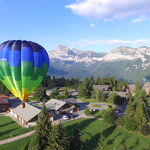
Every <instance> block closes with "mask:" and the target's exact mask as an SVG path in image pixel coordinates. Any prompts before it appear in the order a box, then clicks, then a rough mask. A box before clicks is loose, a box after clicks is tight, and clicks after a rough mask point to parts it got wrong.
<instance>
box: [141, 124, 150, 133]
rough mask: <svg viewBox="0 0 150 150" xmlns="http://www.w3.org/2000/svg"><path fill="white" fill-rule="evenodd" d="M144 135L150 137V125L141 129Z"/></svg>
mask: <svg viewBox="0 0 150 150" xmlns="http://www.w3.org/2000/svg"><path fill="white" fill-rule="evenodd" d="M141 133H142V134H143V135H150V125H145V126H143V127H142V129H141Z"/></svg>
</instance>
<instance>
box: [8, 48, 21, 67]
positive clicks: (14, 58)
mask: <svg viewBox="0 0 150 150" xmlns="http://www.w3.org/2000/svg"><path fill="white" fill-rule="evenodd" d="M8 62H9V65H10V66H12V67H20V66H21V51H18V50H13V51H12V50H10V51H9V60H8Z"/></svg>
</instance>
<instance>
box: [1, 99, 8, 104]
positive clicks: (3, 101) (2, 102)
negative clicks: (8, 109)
mask: <svg viewBox="0 0 150 150" xmlns="http://www.w3.org/2000/svg"><path fill="white" fill-rule="evenodd" d="M0 104H8V102H6V101H5V100H3V99H1V98H0Z"/></svg>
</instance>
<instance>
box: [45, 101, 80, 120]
mask: <svg viewBox="0 0 150 150" xmlns="http://www.w3.org/2000/svg"><path fill="white" fill-rule="evenodd" d="M45 105H46V108H47V110H48V112H49V117H50V118H51V120H52V121H53V120H54V116H55V115H61V114H66V113H73V112H76V111H78V107H77V106H76V105H74V104H71V103H67V102H65V101H62V100H57V99H51V100H49V101H48V102H46V103H45Z"/></svg>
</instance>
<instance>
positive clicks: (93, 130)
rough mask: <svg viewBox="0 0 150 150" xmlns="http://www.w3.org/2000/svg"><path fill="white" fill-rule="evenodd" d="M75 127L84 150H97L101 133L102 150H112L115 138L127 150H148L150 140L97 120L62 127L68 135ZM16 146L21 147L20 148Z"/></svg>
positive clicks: (2, 149)
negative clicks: (102, 138)
mask: <svg viewBox="0 0 150 150" xmlns="http://www.w3.org/2000/svg"><path fill="white" fill-rule="evenodd" d="M75 125H78V126H79V128H80V131H81V133H82V136H81V138H82V141H83V142H84V150H98V147H97V146H98V144H97V143H98V142H99V140H100V134H101V133H103V135H104V136H105V140H104V145H105V146H104V150H114V141H115V139H117V137H118V138H119V139H122V142H123V143H124V144H125V145H126V146H127V149H128V150H129V149H130V150H144V149H145V150H149V149H150V138H148V137H147V138H146V137H143V136H141V135H136V134H131V133H129V132H128V131H127V130H125V129H121V128H116V127H115V126H112V125H109V124H106V123H105V122H103V121H101V120H98V119H79V120H75V121H72V122H68V123H65V124H64V126H65V128H66V129H67V131H68V133H69V134H70V135H71V134H72V129H73V127H74V126H75ZM29 140H30V137H28V138H25V139H22V140H18V141H15V142H12V143H9V144H5V145H2V146H0V150H6V149H11V150H22V149H21V148H23V147H25V144H26V143H28V141H29ZM18 145H21V147H19V146H18ZM122 149H123V146H122V144H121V145H119V148H118V149H117V150H122Z"/></svg>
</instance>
